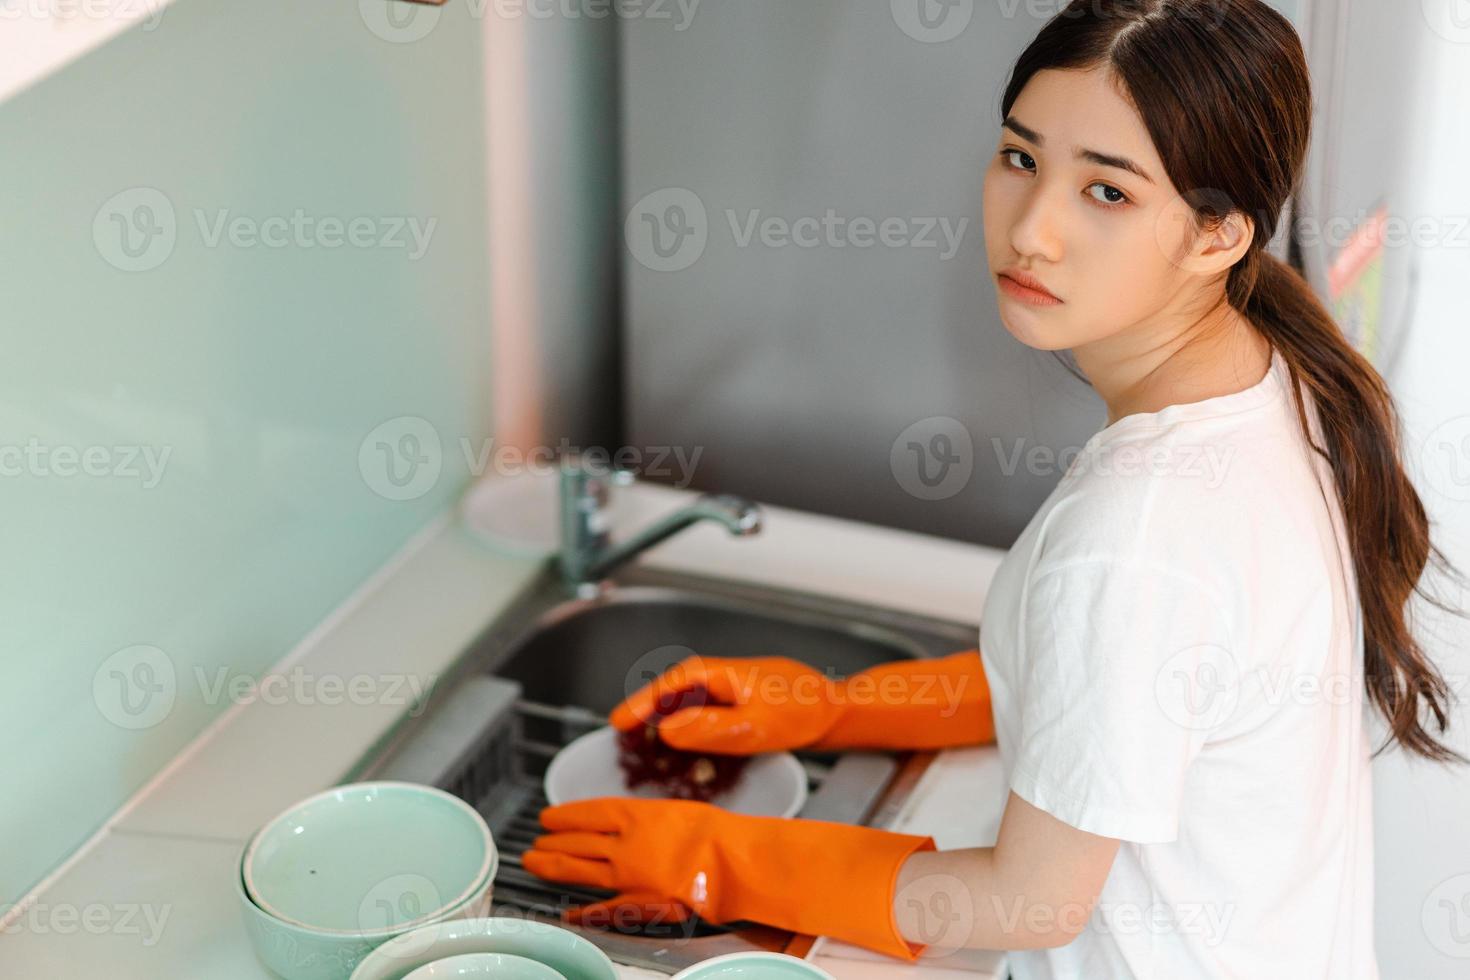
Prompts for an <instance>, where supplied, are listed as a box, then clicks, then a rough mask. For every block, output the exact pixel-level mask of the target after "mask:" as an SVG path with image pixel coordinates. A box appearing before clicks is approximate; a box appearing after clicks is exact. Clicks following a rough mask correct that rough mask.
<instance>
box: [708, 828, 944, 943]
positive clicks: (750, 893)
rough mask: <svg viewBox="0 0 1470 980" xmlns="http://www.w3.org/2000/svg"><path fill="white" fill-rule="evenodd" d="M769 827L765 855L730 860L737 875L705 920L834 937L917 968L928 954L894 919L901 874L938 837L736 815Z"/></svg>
mask: <svg viewBox="0 0 1470 980" xmlns="http://www.w3.org/2000/svg"><path fill="white" fill-rule="evenodd" d="M736 819H738V820H739V821H740V822H741V823H747V822H750V823H760V824H764V826H763V827H760V828H759V829H758V831H757V832H756V833H754V834H750V833H742V834H740V835H731V839H734V838H735V837H736V836H741V837H744V838H745V839H748V840H751V841H759V842H760V845H761V848H760V850H761V854H759V855H755V854H749V855H742V860H738V861H737V860H729V858H730V857H731V855H729V854H726V855H725V857H726V859H727V860H726V861H725V863H724V870H725V871H726V873H727V874H728V875H731V876H732V877H733V879H734V880H733V881H729V882H727V883H726V887H725V888H724V889H722V891H723V894H722V895H720V896H718V897H716V896H713V895H711V896H708V897H709V898H710V899H713V900H714V901H712V902H710V903H708V904H705V905H703V906H701V905H699V904H697V903H692V904H691V907H692V908H695V910H696V911H698V912H699V914H700V915H701V916H703V917H704V918H706V919H708V920H709V921H711V922H714V923H716V924H719V923H723V922H729V921H734V920H740V919H748V920H751V921H755V922H763V923H766V924H767V925H772V926H776V927H779V928H783V929H790V930H791V931H793V932H797V933H801V934H803V935H809V936H831V937H832V938H834V939H840V940H842V941H844V942H848V943H852V944H853V945H855V946H861V947H863V948H865V949H870V950H873V951H874V952H878V953H883V954H885V955H888V956H892V957H895V958H897V959H901V960H905V961H907V962H910V963H912V962H913V961H915V960H917V959H918V958H919V955H920V954H921V953H922V952H923V951H924V950H925V949H927V948H928V946H927V944H924V943H912V942H909V941H908V940H906V939H904V938H903V935H902V934H901V933H900V932H899V930H898V923H897V921H896V920H895V917H894V914H893V905H894V898H895V894H896V892H897V889H898V876H899V872H900V871H901V870H902V868H903V865H904V862H906V861H907V860H908V859H909V856H910V855H912V854H917V853H919V852H922V851H933V850H936V847H935V843H934V838H933V837H929V836H921V835H917V834H900V833H895V832H893V831H888V830H880V829H878V828H876V827H859V826H853V825H851V824H843V823H835V822H831V821H821V820H803V819H794V820H785V819H781V818H777V817H738V818H736Z"/></svg>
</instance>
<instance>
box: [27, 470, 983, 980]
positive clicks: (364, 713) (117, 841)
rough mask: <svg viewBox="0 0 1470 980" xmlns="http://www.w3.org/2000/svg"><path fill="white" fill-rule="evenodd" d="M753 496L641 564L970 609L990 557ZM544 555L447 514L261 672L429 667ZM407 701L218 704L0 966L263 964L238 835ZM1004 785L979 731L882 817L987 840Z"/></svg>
mask: <svg viewBox="0 0 1470 980" xmlns="http://www.w3.org/2000/svg"><path fill="white" fill-rule="evenodd" d="M495 479H497V480H500V481H506V480H511V479H513V480H515V481H519V484H520V488H521V489H528V488H530V487H531V484H534V485H535V486H534V489H531V491H530V495H531V497H532V498H534V497H536V496H538V495H542V494H549V493H551V491H552V489H553V488H552V487H551V485H550V481H549V480H548V479H547V478H545V477H535V476H529V475H523V476H517V477H513V478H509V477H497V478H495ZM613 492H614V494H616V495H617V505H616V507H615V508H614V509H613V512H612V513H613V517H614V520H615V522H616V525H617V527H618V528H628V527H631V528H637V527H642V526H643V525H645V524H646V523H647V522H648V521H650V520H652V519H653V518H654V517H656V516H657V515H660V514H662V513H664V512H666V511H668V510H671V509H674V508H676V507H678V506H681V505H682V504H684V503H686V502H687V501H688V500H689V499H692V498H693V497H694V496H695V495H696V494H694V493H693V492H692V491H684V490H675V489H672V488H669V487H663V486H657V485H652V484H643V483H639V484H636V485H634V486H632V487H626V488H620V489H617V490H615V491H613ZM548 499H549V498H548ZM764 510H765V515H766V521H765V527H764V529H763V530H762V532H761V533H760V534H758V535H755V536H753V537H749V538H739V539H736V538H732V537H731V536H729V535H728V534H727V533H726V532H725V531H724V530H723V529H721V528H719V527H716V526H714V525H709V524H707V525H703V526H695V527H691V528H689V529H688V530H686V531H683V532H681V533H680V534H678V535H676V536H674V537H673V538H671V539H669V540H668V541H665V542H664V543H662V544H660V545H659V546H657V547H656V548H654V549H651V550H650V551H649V552H648V553H647V554H646V555H645V556H644V557H643V558H642V559H640V561H641V562H642V563H644V564H647V565H651V566H656V567H660V568H669V569H681V570H688V571H697V572H702V573H705V574H711V575H717V576H724V577H728V578H737V579H744V580H750V581H758V582H762V583H766V584H771V585H778V586H787V587H791V588H798V589H806V590H809V591H814V592H822V593H827V594H831V595H835V596H840V597H843V598H847V599H853V600H857V601H868V602H872V603H874V604H877V605H883V606H888V607H892V608H900V609H906V610H910V611H913V612H918V613H923V614H927V615H933V616H939V617H943V618H947V619H952V620H955V621H958V622H966V623H976V624H978V622H979V616H980V609H981V607H982V605H983V603H984V599H985V591H986V589H987V588H988V587H989V584H990V580H991V576H992V575H993V574H994V571H995V568H996V566H997V565H998V564H999V563H1000V560H1001V558H1002V557H1003V552H1001V551H998V550H996V549H992V548H984V547H979V546H975V545H969V544H963V543H960V542H955V541H950V540H946V539H941V538H934V537H929V536H926V535H920V534H912V533H909V532H904V531H896V530H892V529H888V528H880V527H874V526H871V525H866V524H859V523H854V522H850V521H843V520H839V519H836V518H830V517H824V516H820V515H814V514H808V513H803V512H799V511H792V510H786V509H783V508H776V507H769V506H766V507H764ZM471 523H476V522H474V521H471ZM615 533H617V532H616V531H615ZM548 557H549V552H547V551H545V550H544V549H537V548H535V547H532V548H523V549H520V551H519V553H517V552H515V551H509V550H506V549H504V548H502V547H498V546H496V545H492V544H491V543H488V542H487V541H486V540H485V539H484V538H483V537H481V536H480V535H479V534H477V533H475V531H473V530H472V529H471V527H470V524H467V523H466V521H465V520H464V519H463V518H462V516H461V515H460V514H459V513H457V512H456V513H453V514H447V515H445V516H443V517H442V518H440V519H439V520H437V521H436V522H434V523H433V524H432V525H431V526H429V527H427V528H425V529H424V531H422V532H421V533H420V534H419V535H418V536H417V537H416V538H415V539H414V540H413V541H412V542H410V543H409V545H408V546H406V547H405V548H404V549H403V551H402V552H401V553H400V554H399V555H398V556H396V557H395V558H394V559H393V561H391V562H390V563H389V564H388V565H387V566H385V567H384V568H383V569H382V570H380V572H379V573H378V574H377V575H375V576H374V577H373V579H372V580H370V581H369V582H367V583H365V584H364V586H363V587H362V588H361V589H359V590H358V592H357V593H355V594H354V595H353V597H352V598H351V599H349V600H348V602H347V603H345V604H344V605H343V607H342V608H340V609H338V610H337V611H336V612H334V613H333V614H332V616H330V617H329V618H328V619H327V620H326V621H325V622H324V623H322V624H321V626H320V627H318V629H317V630H315V631H314V632H313V633H312V634H311V635H310V636H308V637H307V638H306V639H305V640H303V641H302V643H301V644H300V645H299V646H298V647H297V648H296V649H295V650H293V651H292V652H291V653H290V655H288V656H287V657H286V658H285V659H284V660H283V661H282V662H281V663H280V664H278V665H277V666H276V668H275V670H276V671H278V672H286V671H290V670H298V671H306V672H309V673H310V674H314V675H317V676H323V675H329V674H337V675H341V676H343V677H360V676H378V677H381V676H387V675H400V676H401V675H405V674H414V675H417V676H418V677H419V678H421V679H422V680H424V681H427V680H430V679H432V678H434V677H436V676H437V675H439V674H441V673H443V672H444V671H445V670H446V669H447V668H449V667H450V666H451V665H452V664H453V662H454V661H455V659H456V658H457V657H458V656H459V655H460V654H461V653H462V652H463V651H464V650H465V649H466V648H467V646H468V645H469V643H470V642H471V640H472V639H473V638H474V637H475V636H476V634H478V633H479V632H480V630H481V629H482V628H483V627H484V626H485V625H486V624H487V623H489V622H490V621H491V620H492V619H494V617H495V616H497V615H498V614H499V613H500V612H502V611H503V610H504V609H506V608H507V607H508V606H509V605H510V604H511V603H512V602H514V601H515V599H516V598H517V596H518V594H519V593H520V591H521V590H522V589H523V588H524V587H525V586H526V585H527V584H528V583H529V582H531V581H532V579H533V578H534V577H535V576H536V574H537V573H538V571H539V570H540V569H541V567H542V566H543V565H544V563H545V561H546V560H547V559H548ZM404 710H405V709H404V707H403V705H402V704H401V703H399V702H397V701H395V702H394V703H378V704H348V703H340V704H336V703H334V704H330V705H328V704H322V703H296V702H291V703H270V702H267V701H255V702H252V703H247V704H239V705H235V706H233V707H231V708H230V709H229V710H228V711H226V712H225V713H224V714H223V715H222V716H221V717H220V718H218V719H217V720H216V721H215V723H214V724H212V725H211V726H210V727H209V728H208V729H206V730H205V732H203V733H202V734H201V735H200V736H199V738H198V739H196V740H195V741H194V742H193V743H191V744H190V745H189V746H188V747H187V748H186V749H185V750H184V751H183V752H181V753H180V754H179V756H178V757H177V758H175V759H174V760H173V761H172V762H171V763H170V764H169V765H168V766H167V767H166V768H165V769H164V770H163V771H162V772H160V773H159V774H158V775H157V776H156V777H155V778H154V779H153V780H152V781H150V782H149V783H148V784H147V785H146V786H145V787H143V789H141V790H140V791H139V792H138V793H137V794H136V795H135V796H134V797H133V798H132V799H131V800H129V801H128V803H127V804H126V805H125V806H124V807H123V808H122V809H120V810H119V811H118V813H117V814H115V815H114V816H113V817H112V818H111V819H110V820H109V821H108V822H107V824H106V826H104V827H103V828H102V829H101V830H100V831H99V832H98V834H97V835H96V836H95V837H93V839H92V840H90V841H89V842H88V843H87V844H86V845H85V846H84V847H83V848H81V849H80V850H79V851H78V852H77V853H76V854H75V855H73V856H72V858H71V859H70V860H69V861H68V862H67V863H65V864H64V865H62V866H61V867H60V868H58V869H57V870H56V871H55V872H54V873H53V874H52V875H51V876H50V877H49V878H48V879H47V880H46V881H44V882H42V883H41V885H40V886H39V887H38V888H37V889H36V890H35V891H34V892H33V893H32V894H31V895H30V896H27V898H26V899H25V900H24V901H22V902H21V903H19V904H18V905H17V906H16V907H15V908H13V909H10V910H9V914H8V915H6V916H5V918H4V919H0V975H3V976H16V977H29V976H93V975H95V976H107V977H109V978H116V980H127V978H138V980H143V978H147V980H157V978H170V980H172V978H208V980H270V978H271V974H270V973H268V972H267V971H266V970H265V968H264V967H262V966H261V965H260V964H259V962H258V961H257V960H256V959H255V956H254V954H253V952H252V950H251V948H250V946H249V943H248V941H247V939H246V937H245V934H244V931H243V929H242V927H241V925H240V921H239V910H238V908H237V907H236V904H235V897H234V892H233V889H232V888H231V886H230V884H229V882H230V877H231V874H232V873H233V872H234V869H235V862H236V860H237V859H238V856H239V850H240V848H241V847H242V846H243V844H244V842H245V840H246V838H247V837H248V836H249V834H250V833H251V832H252V831H253V830H254V829H255V828H256V827H258V826H260V825H261V824H262V823H264V822H265V821H266V820H268V819H269V818H270V817H271V816H273V815H275V814H276V813H278V812H280V811H281V810H282V809H284V808H285V807H287V806H289V805H290V804H291V803H292V802H294V801H295V800H298V799H300V798H302V797H304V796H308V795H310V794H312V793H315V792H317V791H319V790H321V789H324V788H326V787H328V786H331V785H333V784H335V783H337V782H340V781H341V780H342V779H344V778H346V777H347V776H348V774H349V773H350V772H351V770H352V769H353V767H354V766H355V765H356V764H357V763H358V762H359V760H361V759H362V758H363V756H364V755H365V754H366V753H367V752H368V751H369V750H370V749H371V748H372V746H373V745H374V744H375V743H376V742H377V741H378V740H379V739H381V738H383V737H384V736H385V735H386V734H387V733H388V732H389V731H390V729H391V728H392V726H393V725H394V724H395V723H396V722H397V721H398V720H399V719H400V718H401V716H402V714H403V712H404ZM1003 801H1004V785H1003V781H1002V779H1001V776H1000V771H999V760H998V758H997V754H996V752H995V750H994V749H993V748H988V747H987V748H966V749H956V750H949V751H946V752H942V753H940V755H939V757H938V759H937V760H936V762H935V764H934V765H932V766H931V767H930V768H929V770H928V771H927V772H926V773H925V775H924V778H923V779H922V780H921V781H920V783H919V785H918V786H917V787H916V789H915V791H914V793H913V795H912V796H911V797H910V799H909V801H908V803H907V804H906V805H905V808H904V810H903V811H902V812H901V813H900V814H899V815H898V817H897V818H896V820H895V822H894V824H893V825H892V829H895V830H902V831H904V832H909V833H927V834H932V835H933V836H934V838H935V841H936V843H937V844H938V846H939V847H940V848H941V849H949V848H955V847H966V846H977V845H981V844H988V843H992V842H993V841H994V839H995V831H996V827H997V825H998V821H999V814H1000V807H1001V805H1002V803H1003ZM808 958H809V959H810V960H812V961H813V962H815V963H817V964H819V965H820V966H822V968H823V969H825V970H827V971H828V972H830V973H832V974H833V975H834V976H835V977H837V978H838V980H877V978H879V977H882V978H885V980H887V978H900V980H902V978H906V977H912V978H923V980H947V978H954V980H959V978H966V980H988V978H990V977H996V976H1001V975H1003V966H1002V960H1001V957H1000V956H999V955H998V954H994V953H986V952H980V951H971V950H962V951H959V952H956V953H950V954H947V955H945V954H939V955H932V956H925V957H923V958H921V959H920V961H919V962H918V963H916V964H914V965H912V966H910V965H907V964H902V963H899V962H897V961H896V960H893V959H891V958H889V957H882V956H878V955H877V954H873V953H870V952H868V951H867V950H863V949H859V948H857V947H853V946H850V945H848V944H845V943H840V942H836V941H829V940H827V939H825V938H824V939H819V940H818V941H817V943H816V944H815V945H814V946H813V948H812V951H811V953H810V954H809V956H808ZM620 972H621V973H622V974H623V975H624V976H627V977H646V978H661V976H662V975H660V974H654V973H651V972H648V971H644V970H638V969H633V968H626V967H624V968H620Z"/></svg>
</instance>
